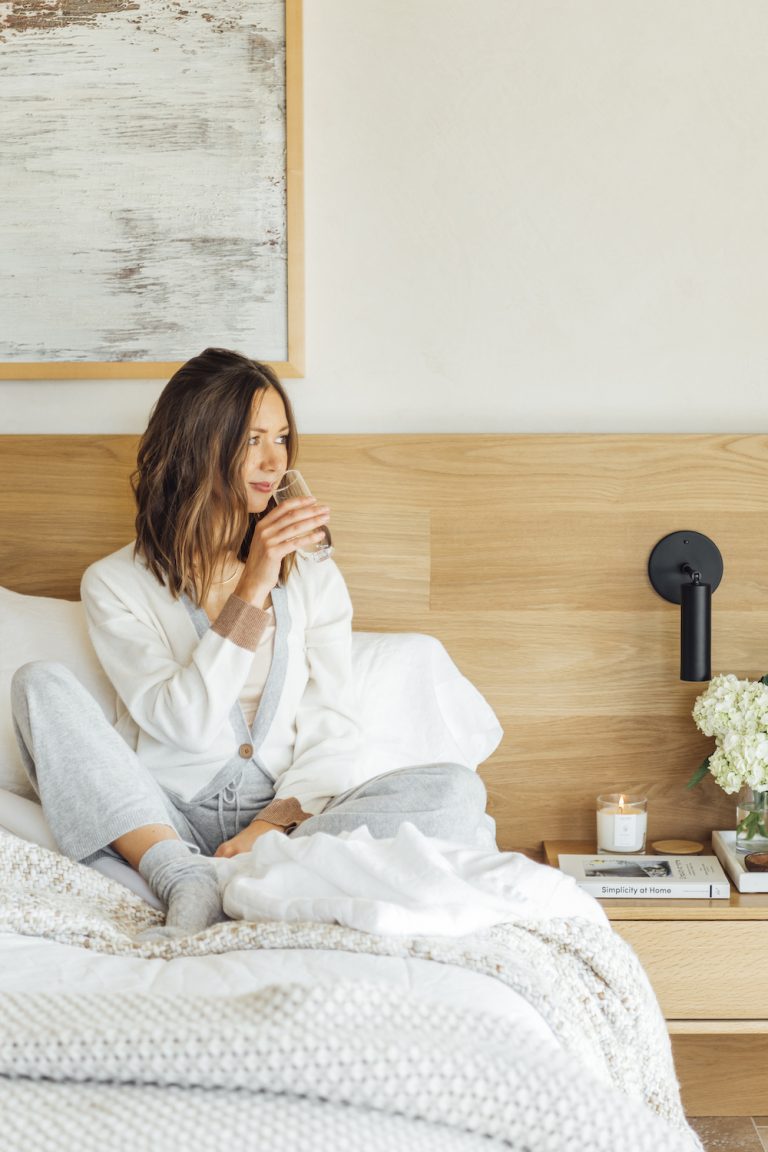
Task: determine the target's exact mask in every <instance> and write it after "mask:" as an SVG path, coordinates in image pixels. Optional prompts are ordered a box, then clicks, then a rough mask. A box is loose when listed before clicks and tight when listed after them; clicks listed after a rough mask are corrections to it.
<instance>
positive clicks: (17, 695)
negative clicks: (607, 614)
mask: <svg viewBox="0 0 768 1152" xmlns="http://www.w3.org/2000/svg"><path fill="white" fill-rule="evenodd" d="M72 681H74V683H75V684H77V683H79V681H78V680H77V678H76V677H75V676H74V675H73V673H72V672H70V670H69V668H67V666H66V664H60V663H59V662H58V661H57V660H31V661H30V662H29V663H28V664H22V665H21V667H20V668H17V669H16V671H15V672H14V674H13V679H12V680H11V699H12V701H13V703H14V705H16V704H17V703H18V704H20V703H22V702H23V701H25V700H28V699H29V697H30V695H32V694H34V693H37V692H48V691H50V689H51V686H52V685H53V684H62V683H66V682H72Z"/></svg>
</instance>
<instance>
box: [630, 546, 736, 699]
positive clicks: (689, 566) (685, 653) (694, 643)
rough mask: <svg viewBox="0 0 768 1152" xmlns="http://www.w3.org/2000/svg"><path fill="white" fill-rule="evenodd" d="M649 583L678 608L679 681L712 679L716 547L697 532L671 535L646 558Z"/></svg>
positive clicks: (718, 576)
mask: <svg viewBox="0 0 768 1152" xmlns="http://www.w3.org/2000/svg"><path fill="white" fill-rule="evenodd" d="M648 576H649V579H650V581H651V584H652V585H653V587H654V588H655V589H656V591H657V592H658V594H659V596H663V597H664V599H665V600H669V601H670V603H672V604H679V605H680V679H681V680H711V679H712V593H713V592H714V591H715V589H716V588H717V586H718V584H719V583H720V581H721V580H722V578H723V558H722V556H721V555H720V551H719V549H718V547H717V545H716V544H714V543H713V542H712V541H711V540H710V539H709V537H708V536H702V535H701V533H700V532H670V534H669V536H664V537H663V538H662V539H661V540H659V542H658V544H657V545H656V547H655V548H654V549H653V551H652V552H651V555H650V557H649V558H648Z"/></svg>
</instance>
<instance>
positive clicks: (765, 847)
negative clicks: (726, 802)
mask: <svg viewBox="0 0 768 1152" xmlns="http://www.w3.org/2000/svg"><path fill="white" fill-rule="evenodd" d="M736 849H737V851H739V852H768V789H762V790H758V789H757V788H748V787H747V786H746V785H745V786H744V787H743V788H742V789H741V791H740V792H739V796H738V799H737V801H736Z"/></svg>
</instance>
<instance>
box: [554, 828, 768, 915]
mask: <svg viewBox="0 0 768 1152" xmlns="http://www.w3.org/2000/svg"><path fill="white" fill-rule="evenodd" d="M596 851H597V848H596V845H595V842H594V840H592V841H590V840H545V841H544V862H545V864H550V865H551V866H552V867H553V868H557V865H558V860H559V857H560V853H561V852H562V853H563V854H564V855H574V856H586V855H588V854H590V853H592V852H596ZM711 852H712V845H711V844H709V843H705V845H704V855H709V854H711ZM600 903H601V904H602V906H603V907H604V908H605V911H606V914H607V916H608V919H609V920H768V892H737V891H736V889H735V888H734V887H733V885H731V898H730V900H601V901H600Z"/></svg>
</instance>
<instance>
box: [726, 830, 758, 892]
mask: <svg viewBox="0 0 768 1152" xmlns="http://www.w3.org/2000/svg"><path fill="white" fill-rule="evenodd" d="M712 847H713V848H714V850H715V852H716V853H717V855H718V858H719V859H720V860H721V861H722V864H723V867H724V868H725V870H726V872H727V873H728V875H729V876H730V877H731V880H733V884H734V887H735V888H738V890H739V892H768V872H749V871H748V870H747V867H746V864H745V861H744V858H745V856H747V855H748V853H746V852H737V851H736V833H735V832H713V833H712Z"/></svg>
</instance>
